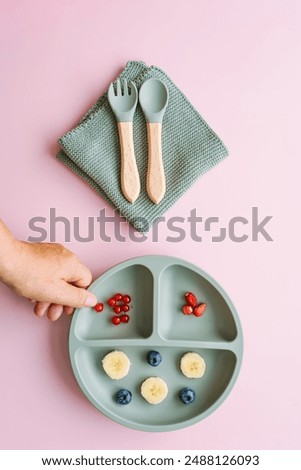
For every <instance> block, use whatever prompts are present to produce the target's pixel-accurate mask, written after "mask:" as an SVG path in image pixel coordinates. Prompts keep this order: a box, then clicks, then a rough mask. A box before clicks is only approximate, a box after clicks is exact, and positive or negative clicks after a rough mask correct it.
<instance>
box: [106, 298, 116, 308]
mask: <svg viewBox="0 0 301 470" xmlns="http://www.w3.org/2000/svg"><path fill="white" fill-rule="evenodd" d="M108 305H110V307H114V306H115V305H116V300H115V299H114V298H113V297H112V298H111V299H109V300H108Z"/></svg>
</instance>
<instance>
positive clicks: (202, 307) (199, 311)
mask: <svg viewBox="0 0 301 470" xmlns="http://www.w3.org/2000/svg"><path fill="white" fill-rule="evenodd" d="M206 307H207V305H206V304H204V303H203V304H200V305H197V306H196V307H194V309H193V315H195V316H196V317H201V316H202V315H203V313H204V312H205V310H206Z"/></svg>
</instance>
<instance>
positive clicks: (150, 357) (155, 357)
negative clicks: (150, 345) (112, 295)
mask: <svg viewBox="0 0 301 470" xmlns="http://www.w3.org/2000/svg"><path fill="white" fill-rule="evenodd" d="M147 362H148V363H149V365H150V366H153V367H158V365H159V364H161V362H162V356H161V354H160V353H159V351H149V352H148V353H147Z"/></svg>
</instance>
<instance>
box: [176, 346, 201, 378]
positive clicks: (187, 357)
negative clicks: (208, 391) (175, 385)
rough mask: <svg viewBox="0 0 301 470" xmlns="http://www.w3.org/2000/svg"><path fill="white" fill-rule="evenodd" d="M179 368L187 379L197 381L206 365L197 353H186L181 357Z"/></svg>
mask: <svg viewBox="0 0 301 470" xmlns="http://www.w3.org/2000/svg"><path fill="white" fill-rule="evenodd" d="M180 368H181V371H182V373H183V374H184V375H185V376H186V377H188V378H189V379H199V378H201V377H203V375H204V374H205V370H206V363H205V361H204V359H203V358H202V356H200V355H199V354H198V353H196V352H187V353H185V354H184V355H183V356H182V357H181V362H180Z"/></svg>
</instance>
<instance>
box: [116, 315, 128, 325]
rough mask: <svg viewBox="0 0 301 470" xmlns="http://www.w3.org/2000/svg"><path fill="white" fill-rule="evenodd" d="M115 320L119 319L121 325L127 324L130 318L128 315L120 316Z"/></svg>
mask: <svg viewBox="0 0 301 470" xmlns="http://www.w3.org/2000/svg"><path fill="white" fill-rule="evenodd" d="M117 318H120V320H121V321H122V323H128V322H129V319H130V317H129V316H128V315H121V317H117Z"/></svg>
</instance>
